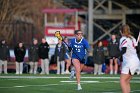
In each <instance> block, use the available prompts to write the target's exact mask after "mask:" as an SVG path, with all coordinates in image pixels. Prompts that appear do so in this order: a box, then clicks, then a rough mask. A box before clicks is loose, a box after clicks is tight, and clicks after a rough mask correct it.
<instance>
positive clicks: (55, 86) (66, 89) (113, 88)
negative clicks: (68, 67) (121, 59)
mask: <svg viewBox="0 0 140 93" xmlns="http://www.w3.org/2000/svg"><path fill="white" fill-rule="evenodd" d="M29 77H30V78H29ZM62 81H63V82H62ZM64 81H65V82H64ZM85 81H91V82H85ZM81 85H82V88H83V90H80V91H78V90H76V82H75V79H74V80H72V81H70V80H69V75H56V74H50V75H29V74H23V75H15V74H8V75H4V74H2V75H1V76H0V93H121V89H120V84H119V75H112V76H110V75H100V76H94V75H93V74H83V75H82V78H81ZM139 86H140V77H139V76H137V75H135V76H134V78H133V79H132V80H131V92H132V93H140V88H139Z"/></svg>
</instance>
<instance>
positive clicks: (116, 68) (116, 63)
mask: <svg viewBox="0 0 140 93" xmlns="http://www.w3.org/2000/svg"><path fill="white" fill-rule="evenodd" d="M114 67H115V71H114V74H115V75H116V74H117V73H118V58H115V59H114Z"/></svg>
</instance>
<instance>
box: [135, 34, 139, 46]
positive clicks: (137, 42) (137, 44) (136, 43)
mask: <svg viewBox="0 0 140 93" xmlns="http://www.w3.org/2000/svg"><path fill="white" fill-rule="evenodd" d="M139 39H140V32H139V35H138V38H137V42H136V45H137V46H138V42H139Z"/></svg>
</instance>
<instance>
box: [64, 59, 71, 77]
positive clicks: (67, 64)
mask: <svg viewBox="0 0 140 93" xmlns="http://www.w3.org/2000/svg"><path fill="white" fill-rule="evenodd" d="M65 62H66V72H65V73H66V74H69V67H70V65H71V59H70V58H69V59H65Z"/></svg>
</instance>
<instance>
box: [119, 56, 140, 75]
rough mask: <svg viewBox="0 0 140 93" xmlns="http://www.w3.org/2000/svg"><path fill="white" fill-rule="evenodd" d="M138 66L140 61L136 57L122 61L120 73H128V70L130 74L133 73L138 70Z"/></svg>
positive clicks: (139, 66)
mask: <svg viewBox="0 0 140 93" xmlns="http://www.w3.org/2000/svg"><path fill="white" fill-rule="evenodd" d="M139 68H140V62H139V60H137V59H135V60H129V61H123V63H122V70H121V73H122V74H129V72H130V74H131V75H134V74H135V72H137V71H138V70H140V69H139Z"/></svg>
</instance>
